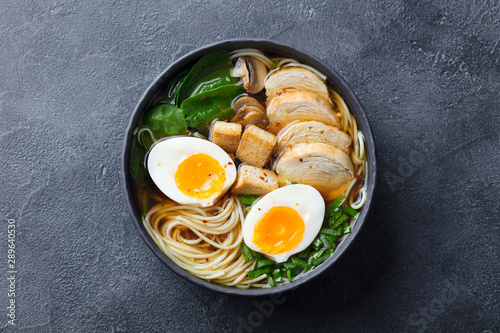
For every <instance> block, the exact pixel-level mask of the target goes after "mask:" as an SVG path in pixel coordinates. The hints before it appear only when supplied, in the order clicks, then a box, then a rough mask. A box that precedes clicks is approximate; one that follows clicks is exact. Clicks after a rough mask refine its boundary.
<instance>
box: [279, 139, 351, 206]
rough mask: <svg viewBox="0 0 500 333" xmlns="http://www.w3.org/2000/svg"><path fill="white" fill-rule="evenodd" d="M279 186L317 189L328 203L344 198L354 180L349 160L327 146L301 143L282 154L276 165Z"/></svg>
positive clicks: (338, 151) (341, 153) (338, 150)
mask: <svg viewBox="0 0 500 333" xmlns="http://www.w3.org/2000/svg"><path fill="white" fill-rule="evenodd" d="M276 173H277V174H278V182H279V185H280V186H284V185H286V184H288V183H289V182H292V181H293V182H297V183H300V184H307V185H311V186H313V187H314V188H315V189H317V190H318V191H319V192H320V193H321V195H322V196H323V198H325V200H333V199H335V198H336V197H338V196H340V195H342V194H343V193H344V192H345V190H346V189H347V187H348V186H349V184H350V182H351V181H352V179H353V178H354V168H353V165H352V163H351V160H350V158H349V156H348V155H347V154H346V153H344V152H343V151H342V150H340V149H337V148H334V147H332V146H330V145H328V144H325V143H300V144H298V145H296V146H294V147H292V148H290V149H287V150H285V151H284V152H283V154H281V156H280V157H279V159H278V161H277V162H276Z"/></svg>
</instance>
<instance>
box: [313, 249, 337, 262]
mask: <svg viewBox="0 0 500 333" xmlns="http://www.w3.org/2000/svg"><path fill="white" fill-rule="evenodd" d="M332 254H333V249H332V250H330V251H328V252H326V253H324V254H322V255H320V256H318V257H317V258H314V259H312V260H311V265H313V266H317V265H319V264H321V263H322V262H323V261H325V260H326V259H328V258H330V256H331V255H332Z"/></svg>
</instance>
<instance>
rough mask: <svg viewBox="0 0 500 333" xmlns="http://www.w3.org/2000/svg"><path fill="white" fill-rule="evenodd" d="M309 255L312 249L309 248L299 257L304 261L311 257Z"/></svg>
mask: <svg viewBox="0 0 500 333" xmlns="http://www.w3.org/2000/svg"><path fill="white" fill-rule="evenodd" d="M309 253H311V248H310V247H308V248H307V249H305V250H304V251H302V252H300V253H299V255H298V256H297V257H299V258H302V259H306V258H307V257H308V256H309Z"/></svg>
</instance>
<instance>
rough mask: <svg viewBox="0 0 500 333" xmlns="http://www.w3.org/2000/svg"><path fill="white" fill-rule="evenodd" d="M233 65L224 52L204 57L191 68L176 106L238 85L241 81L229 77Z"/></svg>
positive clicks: (179, 90)
mask: <svg viewBox="0 0 500 333" xmlns="http://www.w3.org/2000/svg"><path fill="white" fill-rule="evenodd" d="M231 68H233V63H232V62H231V59H229V56H228V55H227V54H225V53H224V52H212V53H209V54H206V55H204V56H203V57H202V58H201V59H200V60H198V62H197V63H196V64H195V65H194V66H193V67H192V68H191V70H190V71H189V73H188V74H187V76H186V78H185V79H184V81H183V82H182V84H181V85H180V87H179V89H178V92H177V98H176V104H177V105H181V103H182V102H184V101H185V100H186V99H188V98H189V97H192V96H194V95H197V94H200V93H203V92H205V91H209V90H213V89H215V88H217V87H221V86H224V85H228V84H236V83H238V81H239V80H240V79H239V78H234V77H231V76H230V75H229V71H230V70H231Z"/></svg>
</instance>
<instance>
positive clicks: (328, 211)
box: [326, 197, 346, 218]
mask: <svg viewBox="0 0 500 333" xmlns="http://www.w3.org/2000/svg"><path fill="white" fill-rule="evenodd" d="M345 200H346V198H345V197H337V199H335V200H334V201H333V202H332V203H331V204H330V206H328V208H327V209H326V216H327V217H328V218H330V217H332V216H333V214H334V213H335V212H337V211H338V210H339V208H341V206H342V205H343V204H344V202H345Z"/></svg>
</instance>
